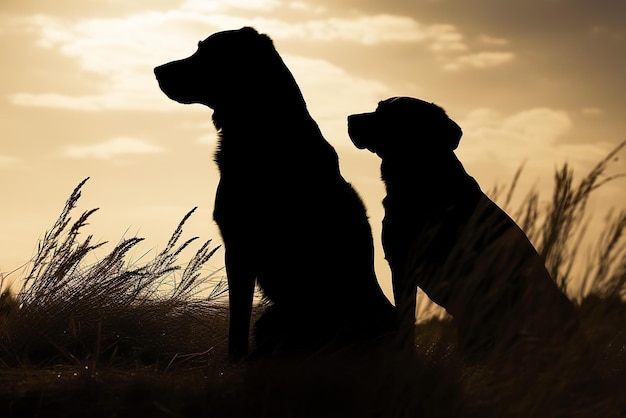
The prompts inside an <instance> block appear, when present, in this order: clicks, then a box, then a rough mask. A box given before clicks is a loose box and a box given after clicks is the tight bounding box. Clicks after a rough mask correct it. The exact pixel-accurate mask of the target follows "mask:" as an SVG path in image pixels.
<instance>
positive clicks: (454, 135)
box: [440, 117, 463, 151]
mask: <svg viewBox="0 0 626 418" xmlns="http://www.w3.org/2000/svg"><path fill="white" fill-rule="evenodd" d="M440 129H441V137H440V140H441V141H442V142H443V145H444V146H445V147H446V148H447V149H449V150H450V151H454V150H455V149H456V148H457V147H458V146H459V142H460V141H461V136H463V130H462V129H461V127H460V126H459V125H458V124H457V123H456V122H455V121H453V120H452V119H450V118H448V117H446V119H445V122H444V123H443V126H442V127H441V128H440Z"/></svg>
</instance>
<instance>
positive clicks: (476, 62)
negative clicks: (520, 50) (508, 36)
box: [444, 51, 515, 71]
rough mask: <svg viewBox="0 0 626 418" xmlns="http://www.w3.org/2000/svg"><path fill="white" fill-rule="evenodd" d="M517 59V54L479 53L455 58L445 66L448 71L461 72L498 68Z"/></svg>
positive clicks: (508, 52) (506, 52)
mask: <svg viewBox="0 0 626 418" xmlns="http://www.w3.org/2000/svg"><path fill="white" fill-rule="evenodd" d="M514 59H515V53H513V52H510V51H505V52H477V53H475V54H469V55H461V56H459V57H456V58H454V59H453V60H452V61H451V62H449V63H447V64H446V65H445V66H444V69H446V70H452V71H456V70H460V69H462V68H467V67H471V68H479V69H483V68H491V67H498V66H501V65H504V64H508V63H509V62H511V61H513V60H514Z"/></svg>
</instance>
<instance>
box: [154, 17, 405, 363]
mask: <svg viewBox="0 0 626 418" xmlns="http://www.w3.org/2000/svg"><path fill="white" fill-rule="evenodd" d="M155 74H156V77H157V79H158V81H159V86H160V88H161V89H162V90H163V92H164V93H165V94H166V95H167V96H168V97H169V98H171V99H173V100H176V101H178V102H181V103H186V104H188V103H201V104H204V105H206V106H208V107H210V108H212V109H213V110H214V113H213V122H214V124H215V126H216V128H217V129H218V132H219V145H218V150H217V152H216V154H215V161H216V162H217V164H218V167H219V170H220V182H219V185H218V188H217V194H216V197H215V209H214V219H215V221H216V222H217V224H218V226H219V228H220V232H221V234H222V237H223V241H224V246H225V252H226V254H225V256H226V272H227V276H228V284H229V302H230V320H229V351H230V354H231V355H232V356H233V357H234V358H240V357H242V356H244V355H245V354H246V353H247V349H248V334H249V327H250V315H251V307H252V301H253V290H254V287H255V281H256V282H257V283H258V285H259V286H260V288H261V289H262V291H263V294H264V296H265V297H266V298H268V299H269V300H270V301H271V306H270V307H269V308H268V309H267V310H266V312H265V314H264V315H263V316H262V317H261V319H260V320H259V321H258V322H257V324H256V327H255V330H256V332H255V336H256V341H257V345H258V347H259V348H258V349H259V350H261V351H263V350H270V349H280V348H284V347H288V348H306V349H309V348H316V347H321V346H323V345H325V344H329V343H336V342H349V341H354V340H355V339H359V338H363V337H369V336H373V335H376V334H378V333H380V332H384V330H385V329H386V328H387V327H388V326H390V324H391V322H393V315H394V309H393V306H392V305H391V303H390V302H389V301H388V300H387V299H386V298H385V296H384V294H383V293H382V291H381V289H380V287H379V285H378V282H377V280H376V276H375V273H374V268H373V265H374V262H373V241H372V234H371V229H370V226H369V223H368V220H367V216H366V213H365V207H364V205H363V203H362V201H361V199H360V198H359V196H358V195H357V193H356V192H355V190H354V189H353V188H352V186H351V185H350V184H349V183H347V182H346V181H345V180H344V178H343V177H342V175H341V173H340V171H339V165H338V157H337V153H336V152H335V150H334V149H333V147H332V146H331V145H330V144H329V143H328V142H327V141H326V140H325V139H324V137H323V136H322V134H321V132H320V130H319V128H318V126H317V124H316V123H315V121H314V120H313V119H312V117H311V116H310V114H309V112H308V110H307V107H306V103H305V101H304V99H303V97H302V93H301V92H300V89H299V87H298V85H297V84H296V81H295V80H294V78H293V76H292V74H291V72H290V71H289V69H288V68H287V67H286V65H285V64H284V62H283V60H282V59H281V57H280V55H279V54H278V52H277V51H276V49H275V48H274V45H273V42H272V40H271V39H270V38H269V37H267V36H266V35H263V34H259V33H258V32H257V31H256V30H255V29H253V28H249V27H245V28H242V29H240V30H232V31H224V32H218V33H215V34H213V35H211V36H209V37H208V38H207V39H205V40H204V41H201V42H200V43H199V44H198V50H197V51H196V52H195V53H194V54H193V55H191V56H190V57H188V58H185V59H182V60H179V61H174V62H170V63H167V64H164V65H162V66H160V67H157V68H155Z"/></svg>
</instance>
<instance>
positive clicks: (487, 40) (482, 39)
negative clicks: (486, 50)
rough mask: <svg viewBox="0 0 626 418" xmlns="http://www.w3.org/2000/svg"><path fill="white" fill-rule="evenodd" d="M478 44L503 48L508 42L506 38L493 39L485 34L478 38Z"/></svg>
mask: <svg viewBox="0 0 626 418" xmlns="http://www.w3.org/2000/svg"><path fill="white" fill-rule="evenodd" d="M478 42H481V43H483V44H487V45H493V46H505V45H508V44H509V40H508V39H506V38H495V37H492V36H489V35H485V34H483V35H480V36H479V37H478Z"/></svg>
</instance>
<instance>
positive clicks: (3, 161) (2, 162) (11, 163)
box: [0, 155, 20, 169]
mask: <svg viewBox="0 0 626 418" xmlns="http://www.w3.org/2000/svg"><path fill="white" fill-rule="evenodd" d="M19 161H20V160H19V158H17V157H11V156H9V155H0V169H3V168H12V167H15V165H16V164H17V163H18V162H19Z"/></svg>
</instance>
